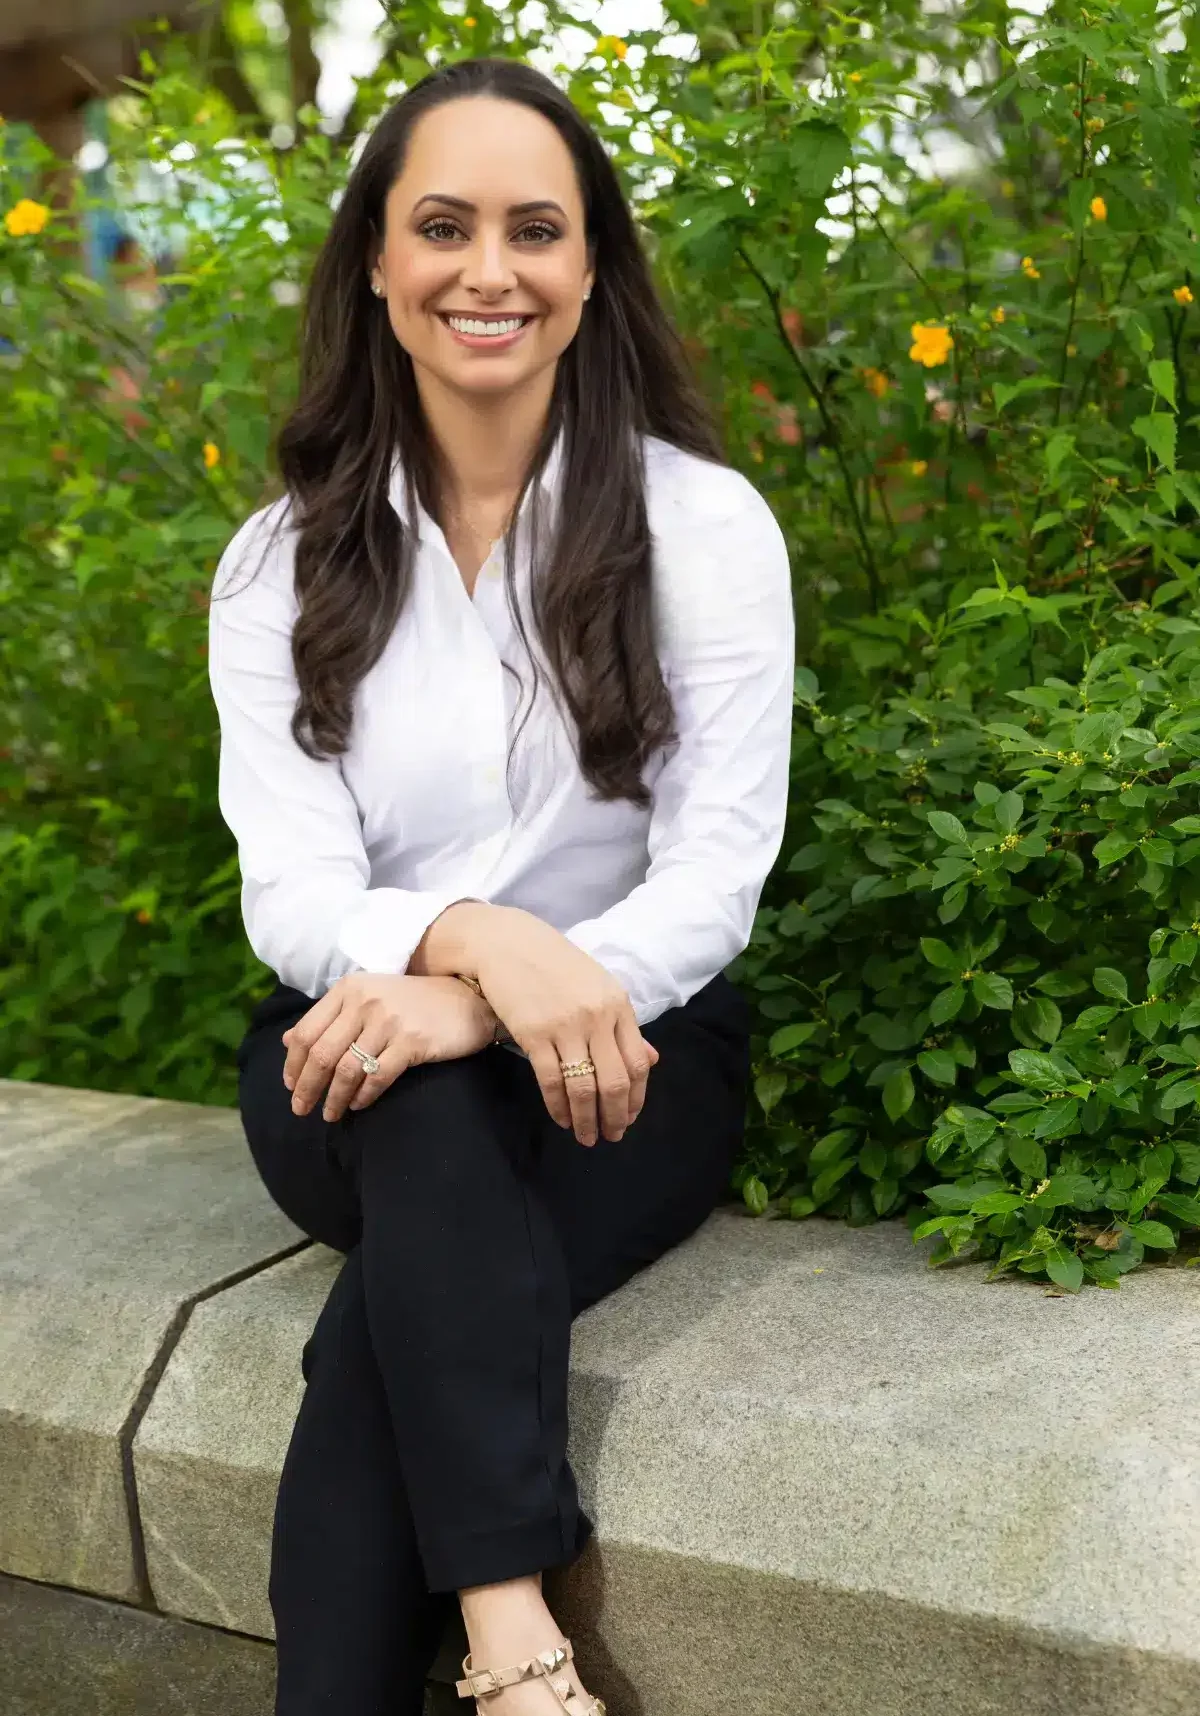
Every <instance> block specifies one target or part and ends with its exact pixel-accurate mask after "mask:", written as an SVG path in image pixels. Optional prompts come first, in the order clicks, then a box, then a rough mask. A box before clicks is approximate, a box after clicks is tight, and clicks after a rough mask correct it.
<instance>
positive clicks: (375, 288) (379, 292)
mask: <svg viewBox="0 0 1200 1716" xmlns="http://www.w3.org/2000/svg"><path fill="white" fill-rule="evenodd" d="M371 290H372V292H374V294H375V296H376V297H377V298H382V297H383V287H382V286H381V285H380V284H379V282H378V280H372V282H371Z"/></svg>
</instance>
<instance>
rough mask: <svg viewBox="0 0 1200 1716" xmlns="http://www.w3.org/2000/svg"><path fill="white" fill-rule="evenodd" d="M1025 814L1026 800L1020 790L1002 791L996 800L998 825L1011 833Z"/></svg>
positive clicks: (1007, 832)
mask: <svg viewBox="0 0 1200 1716" xmlns="http://www.w3.org/2000/svg"><path fill="white" fill-rule="evenodd" d="M1024 814H1025V801H1024V799H1023V798H1022V797H1021V795H1020V793H1019V792H1006V793H1002V794H1001V795H1000V797H999V798H998V799H997V800H996V827H997V828H1002V829H1003V830H1004V832H1005V833H1006V834H1011V833H1012V831H1013V829H1014V828H1016V827H1017V825H1018V824H1019V823H1020V820H1021V818H1022V816H1023V815H1024Z"/></svg>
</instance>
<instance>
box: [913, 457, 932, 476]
mask: <svg viewBox="0 0 1200 1716" xmlns="http://www.w3.org/2000/svg"><path fill="white" fill-rule="evenodd" d="M908 468H909V470H910V471H911V472H912V474H913V476H914V477H923V476H924V475H925V473H926V471H927V470H928V469H929V460H928V459H914V460H913V462H912V464H911V465H910V466H909V467H908Z"/></svg>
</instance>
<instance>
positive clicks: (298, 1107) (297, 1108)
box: [292, 1096, 304, 1114]
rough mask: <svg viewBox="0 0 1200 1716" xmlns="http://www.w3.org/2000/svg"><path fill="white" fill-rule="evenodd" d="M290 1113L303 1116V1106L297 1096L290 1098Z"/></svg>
mask: <svg viewBox="0 0 1200 1716" xmlns="http://www.w3.org/2000/svg"><path fill="white" fill-rule="evenodd" d="M292 1113H293V1114H303V1113H304V1104H303V1103H302V1102H301V1101H300V1098H299V1097H298V1096H294V1097H293V1098H292Z"/></svg>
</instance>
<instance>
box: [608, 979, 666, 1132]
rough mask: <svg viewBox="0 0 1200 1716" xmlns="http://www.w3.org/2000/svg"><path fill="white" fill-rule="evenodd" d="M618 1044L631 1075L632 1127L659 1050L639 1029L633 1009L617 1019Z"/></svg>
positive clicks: (627, 1122) (641, 1104)
mask: <svg viewBox="0 0 1200 1716" xmlns="http://www.w3.org/2000/svg"><path fill="white" fill-rule="evenodd" d="M616 1044H617V1048H618V1049H619V1050H620V1052H621V1059H622V1060H623V1061H624V1063H625V1070H626V1072H627V1073H628V1074H629V1118H628V1120H627V1121H626V1125H627V1126H632V1125H633V1123H634V1121H635V1120H636V1119H637V1117H638V1115H639V1114H640V1113H641V1112H642V1108H643V1106H644V1104H645V1101H646V1080H647V1079H648V1078H649V1077H650V1068H651V1067H652V1066H653V1065H654V1062H655V1061H656V1060H657V1059H658V1050H657V1049H656V1048H655V1047H654V1045H653V1043H648V1042H647V1041H646V1039H645V1037H643V1035H642V1033H641V1031H640V1030H639V1029H638V1026H637V1021H636V1020H635V1018H634V1016H633V1009H632V1007H631V1008H630V1009H629V1011H628V1012H627V1013H626V1012H622V1013H621V1014H620V1016H619V1017H618V1019H617V1029H616Z"/></svg>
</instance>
